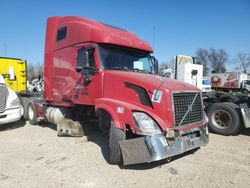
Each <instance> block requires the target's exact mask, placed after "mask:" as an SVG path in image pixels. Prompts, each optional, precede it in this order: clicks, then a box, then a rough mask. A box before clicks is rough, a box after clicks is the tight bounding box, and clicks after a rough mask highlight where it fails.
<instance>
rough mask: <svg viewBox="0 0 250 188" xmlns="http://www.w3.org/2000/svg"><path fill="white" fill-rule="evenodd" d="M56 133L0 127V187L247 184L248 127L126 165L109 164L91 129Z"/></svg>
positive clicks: (104, 145)
mask: <svg viewBox="0 0 250 188" xmlns="http://www.w3.org/2000/svg"><path fill="white" fill-rule="evenodd" d="M89 135H90V136H89V141H86V138H70V137H57V136H56V131H55V127H54V126H53V125H46V126H44V127H42V126H32V125H29V124H28V123H25V122H19V123H15V124H14V125H4V126H1V127H0V187H241V188H242V187H250V129H248V130H243V131H242V132H241V134H240V135H238V136H230V137H225V136H219V135H215V134H210V142H209V144H208V145H207V146H206V147H203V148H201V149H200V150H198V151H196V152H195V153H194V154H192V153H188V154H185V155H182V156H180V157H176V158H174V159H173V160H172V161H171V162H170V163H167V162H166V161H160V162H154V163H150V164H140V165H132V166H126V167H123V166H117V165H110V164H109V163H108V160H107V143H106V141H105V138H104V137H103V136H102V135H101V133H99V132H98V131H96V130H92V131H90V133H89Z"/></svg>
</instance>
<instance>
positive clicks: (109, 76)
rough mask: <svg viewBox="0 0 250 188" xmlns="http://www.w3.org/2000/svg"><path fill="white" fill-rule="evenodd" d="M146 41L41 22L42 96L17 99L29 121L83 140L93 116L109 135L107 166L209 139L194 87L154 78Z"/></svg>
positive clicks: (89, 24) (105, 28) (96, 28)
mask: <svg viewBox="0 0 250 188" xmlns="http://www.w3.org/2000/svg"><path fill="white" fill-rule="evenodd" d="M152 52H153V50H152V48H151V47H150V46H149V44H148V43H146V42H145V41H143V40H141V39H139V38H138V37H137V36H135V35H134V34H132V33H130V32H128V31H126V30H123V29H120V28H117V27H113V26H110V25H106V24H103V23H100V22H97V21H93V20H89V19H85V18H80V17H73V16H68V17H51V18H49V19H48V22H47V31H46V41H45V59H44V81H45V92H44V97H40V98H38V97H33V98H23V99H22V104H23V106H24V116H25V117H26V118H28V119H29V121H30V123H31V124H37V123H38V122H39V121H41V120H42V121H49V122H52V123H55V124H57V130H58V135H70V136H82V135H83V130H82V127H83V126H82V125H83V124H84V122H85V120H86V119H90V118H95V117H98V119H99V126H100V128H101V129H102V130H103V131H105V132H106V133H108V140H109V148H110V162H111V163H112V164H118V163H121V162H123V164H124V165H127V164H135V163H144V162H151V161H157V160H161V159H166V158H170V157H171V156H175V155H179V154H182V153H184V152H186V151H189V150H192V149H195V148H199V147H201V146H203V145H206V144H207V142H208V129H207V123H208V120H207V117H206V115H205V113H204V110H203V102H202V96H201V93H200V91H199V89H198V88H196V87H194V86H192V85H189V84H186V83H184V82H180V81H175V80H169V79H166V78H162V77H160V76H157V75H156V74H157V73H158V62H157V60H156V59H155V58H154V57H152V56H151V53H152Z"/></svg>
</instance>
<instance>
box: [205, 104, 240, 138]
mask: <svg viewBox="0 0 250 188" xmlns="http://www.w3.org/2000/svg"><path fill="white" fill-rule="evenodd" d="M237 107H238V106H237V105H235V104H233V103H228V102H226V103H215V104H213V105H212V106H211V107H210V108H209V110H208V118H209V128H210V130H211V131H212V132H214V133H217V134H221V135H225V136H229V135H235V134H238V133H239V130H240V125H241V119H240V115H239V112H238V111H237Z"/></svg>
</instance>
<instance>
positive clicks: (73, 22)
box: [48, 16, 153, 52]
mask: <svg viewBox="0 0 250 188" xmlns="http://www.w3.org/2000/svg"><path fill="white" fill-rule="evenodd" d="M53 18H57V24H56V25H57V26H56V28H57V30H59V29H60V28H65V27H66V28H67V36H66V38H65V39H64V40H61V41H57V42H56V36H54V38H55V39H54V41H55V45H54V50H58V49H61V48H64V47H67V46H71V45H75V44H79V43H84V42H94V43H107V44H114V45H120V46H126V47H130V48H135V49H139V50H144V51H148V52H152V51H153V50H152V48H151V47H150V46H149V44H148V43H147V42H146V41H143V40H141V39H139V38H138V37H137V36H136V35H134V34H133V33H130V32H128V31H126V30H124V29H120V28H117V27H113V26H110V25H107V24H103V23H101V22H97V21H94V20H90V19H86V18H81V17H76V16H66V17H51V18H49V19H48V22H49V20H50V19H53ZM54 34H56V33H54Z"/></svg>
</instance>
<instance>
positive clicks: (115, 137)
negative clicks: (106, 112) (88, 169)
mask: <svg viewBox="0 0 250 188" xmlns="http://www.w3.org/2000/svg"><path fill="white" fill-rule="evenodd" d="M123 140H125V133H124V131H123V130H121V129H117V128H115V126H114V122H113V121H112V120H111V121H110V131H109V150H110V154H109V158H110V163H111V164H120V163H121V162H122V153H121V149H120V145H119V142H120V141H123Z"/></svg>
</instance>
